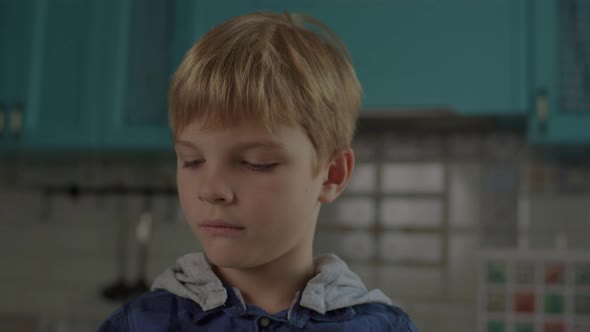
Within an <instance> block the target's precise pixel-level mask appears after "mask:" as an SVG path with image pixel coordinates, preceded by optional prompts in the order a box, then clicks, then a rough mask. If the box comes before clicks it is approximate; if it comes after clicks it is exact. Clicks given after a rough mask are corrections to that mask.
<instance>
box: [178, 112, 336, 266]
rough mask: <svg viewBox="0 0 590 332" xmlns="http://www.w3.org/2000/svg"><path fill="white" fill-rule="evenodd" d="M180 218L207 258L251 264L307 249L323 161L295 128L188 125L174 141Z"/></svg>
mask: <svg viewBox="0 0 590 332" xmlns="http://www.w3.org/2000/svg"><path fill="white" fill-rule="evenodd" d="M175 148H176V152H177V157H178V169H177V181H178V193H179V197H180V204H181V207H182V210H183V212H184V216H185V219H186V220H187V222H188V224H189V225H190V227H191V229H192V230H193V232H194V233H195V234H196V236H197V237H198V239H199V241H200V243H201V245H202V246H203V249H204V250H205V252H206V254H207V256H208V258H209V259H210V260H211V262H212V263H213V264H215V265H217V266H220V267H229V268H251V267H256V266H260V265H262V264H265V263H268V262H271V261H273V260H275V259H277V258H279V257H282V256H283V255H285V254H295V255H297V254H298V253H306V252H311V246H312V241H313V235H314V230H315V225H316V220H317V215H318V212H319V208H320V200H319V197H320V195H321V191H322V183H323V182H324V180H325V178H326V176H327V168H326V167H324V168H322V171H320V172H319V174H318V175H314V172H313V165H314V164H313V161H314V148H313V145H312V143H311V141H310V140H309V138H308V137H307V135H306V134H305V133H304V131H303V130H302V129H300V128H292V127H280V128H276V131H275V132H274V133H273V135H271V134H270V133H268V131H266V130H265V129H264V127H262V126H257V125H254V124H252V123H241V124H239V125H237V126H234V127H231V128H227V129H203V128H201V127H200V125H199V123H198V122H193V123H191V124H190V125H189V126H187V127H186V128H185V129H184V130H183V131H182V132H181V133H180V134H179V135H178V138H177V141H176V144H175Z"/></svg>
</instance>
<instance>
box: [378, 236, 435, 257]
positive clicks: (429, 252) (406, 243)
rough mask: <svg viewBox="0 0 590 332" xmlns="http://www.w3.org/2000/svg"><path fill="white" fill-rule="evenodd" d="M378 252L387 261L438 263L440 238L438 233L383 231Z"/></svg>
mask: <svg viewBox="0 0 590 332" xmlns="http://www.w3.org/2000/svg"><path fill="white" fill-rule="evenodd" d="M379 254H380V255H381V258H382V259H384V260H385V261H388V262H400V261H414V262H425V263H438V262H440V261H441V257H442V239H441V237H440V235H438V234H422V233H410V232H385V233H383V234H381V237H380V247H379Z"/></svg>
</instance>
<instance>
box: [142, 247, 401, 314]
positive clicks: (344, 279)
mask: <svg viewBox="0 0 590 332" xmlns="http://www.w3.org/2000/svg"><path fill="white" fill-rule="evenodd" d="M314 265H315V266H316V271H317V274H316V275H315V276H314V277H313V278H311V279H310V280H309V281H308V283H307V285H306V286H305V288H304V289H303V291H302V292H300V294H301V299H300V302H299V305H300V306H302V307H305V308H308V309H311V310H313V311H315V312H317V313H320V314H322V315H323V314H325V313H326V312H327V311H331V310H335V309H341V308H346V307H351V306H354V305H359V304H365V303H383V304H387V305H391V300H390V299H389V298H388V297H387V296H386V295H385V294H383V292H381V291H380V290H371V291H367V288H366V287H365V285H364V284H363V282H362V281H361V279H360V278H359V277H358V276H357V275H356V274H355V273H354V272H352V271H351V270H350V269H349V268H348V266H347V265H346V263H345V262H344V261H342V260H341V259H340V258H338V257H337V256H336V255H333V254H329V255H323V256H318V257H316V258H315V259H314ZM151 289H152V290H157V289H163V290H166V291H168V292H170V293H172V294H174V295H177V296H180V297H184V298H187V299H190V300H193V301H194V302H196V303H197V304H199V306H201V308H202V309H203V310H204V311H207V310H211V309H214V308H217V307H220V306H222V305H223V304H225V302H226V300H227V298H228V294H227V291H226V289H225V287H224V285H223V283H222V282H221V280H220V279H219V278H218V277H217V275H215V273H214V272H213V270H212V269H211V265H210V264H209V261H208V260H207V258H206V256H205V254H203V253H190V254H187V255H184V256H182V257H180V258H179V259H178V260H177V261H176V265H175V266H174V267H173V268H170V269H167V270H166V271H164V272H163V273H162V274H160V275H159V276H158V277H157V278H156V280H155V281H154V283H153V284H152V287H151ZM234 290H235V292H236V294H237V295H238V296H240V295H239V294H240V292H239V290H237V289H234ZM297 296H299V293H298V295H297ZM241 300H242V299H241ZM242 302H243V300H242Z"/></svg>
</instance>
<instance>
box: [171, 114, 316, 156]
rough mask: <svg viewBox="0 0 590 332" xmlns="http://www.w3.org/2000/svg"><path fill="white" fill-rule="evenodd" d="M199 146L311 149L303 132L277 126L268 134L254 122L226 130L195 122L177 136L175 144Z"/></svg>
mask: <svg viewBox="0 0 590 332" xmlns="http://www.w3.org/2000/svg"><path fill="white" fill-rule="evenodd" d="M187 143H190V144H192V145H198V146H203V147H207V146H216V147H220V146H227V147H231V148H235V147H237V146H239V147H243V148H252V147H262V148H274V149H286V150H289V149H292V148H297V147H305V146H306V145H311V142H310V141H309V139H308V138H307V135H306V134H305V132H304V131H303V129H301V128H299V127H291V126H276V127H275V128H272V130H269V129H268V128H266V127H265V126H264V125H262V124H259V123H256V122H248V121H246V122H239V123H235V124H232V125H228V126H225V127H203V126H202V125H201V124H200V123H199V122H198V121H193V122H191V123H190V124H188V125H187V126H186V127H185V128H184V129H183V130H182V131H180V132H179V134H178V135H177V138H176V142H175V144H176V145H177V146H178V145H187Z"/></svg>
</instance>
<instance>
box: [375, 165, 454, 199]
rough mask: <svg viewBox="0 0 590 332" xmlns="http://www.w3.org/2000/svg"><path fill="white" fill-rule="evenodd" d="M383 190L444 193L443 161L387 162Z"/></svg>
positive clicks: (384, 170) (384, 169)
mask: <svg viewBox="0 0 590 332" xmlns="http://www.w3.org/2000/svg"><path fill="white" fill-rule="evenodd" d="M382 181H383V191H384V192H386V193H442V192H443V190H444V166H443V164H442V163H404V164H397V163H386V164H384V165H383V176H382Z"/></svg>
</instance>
